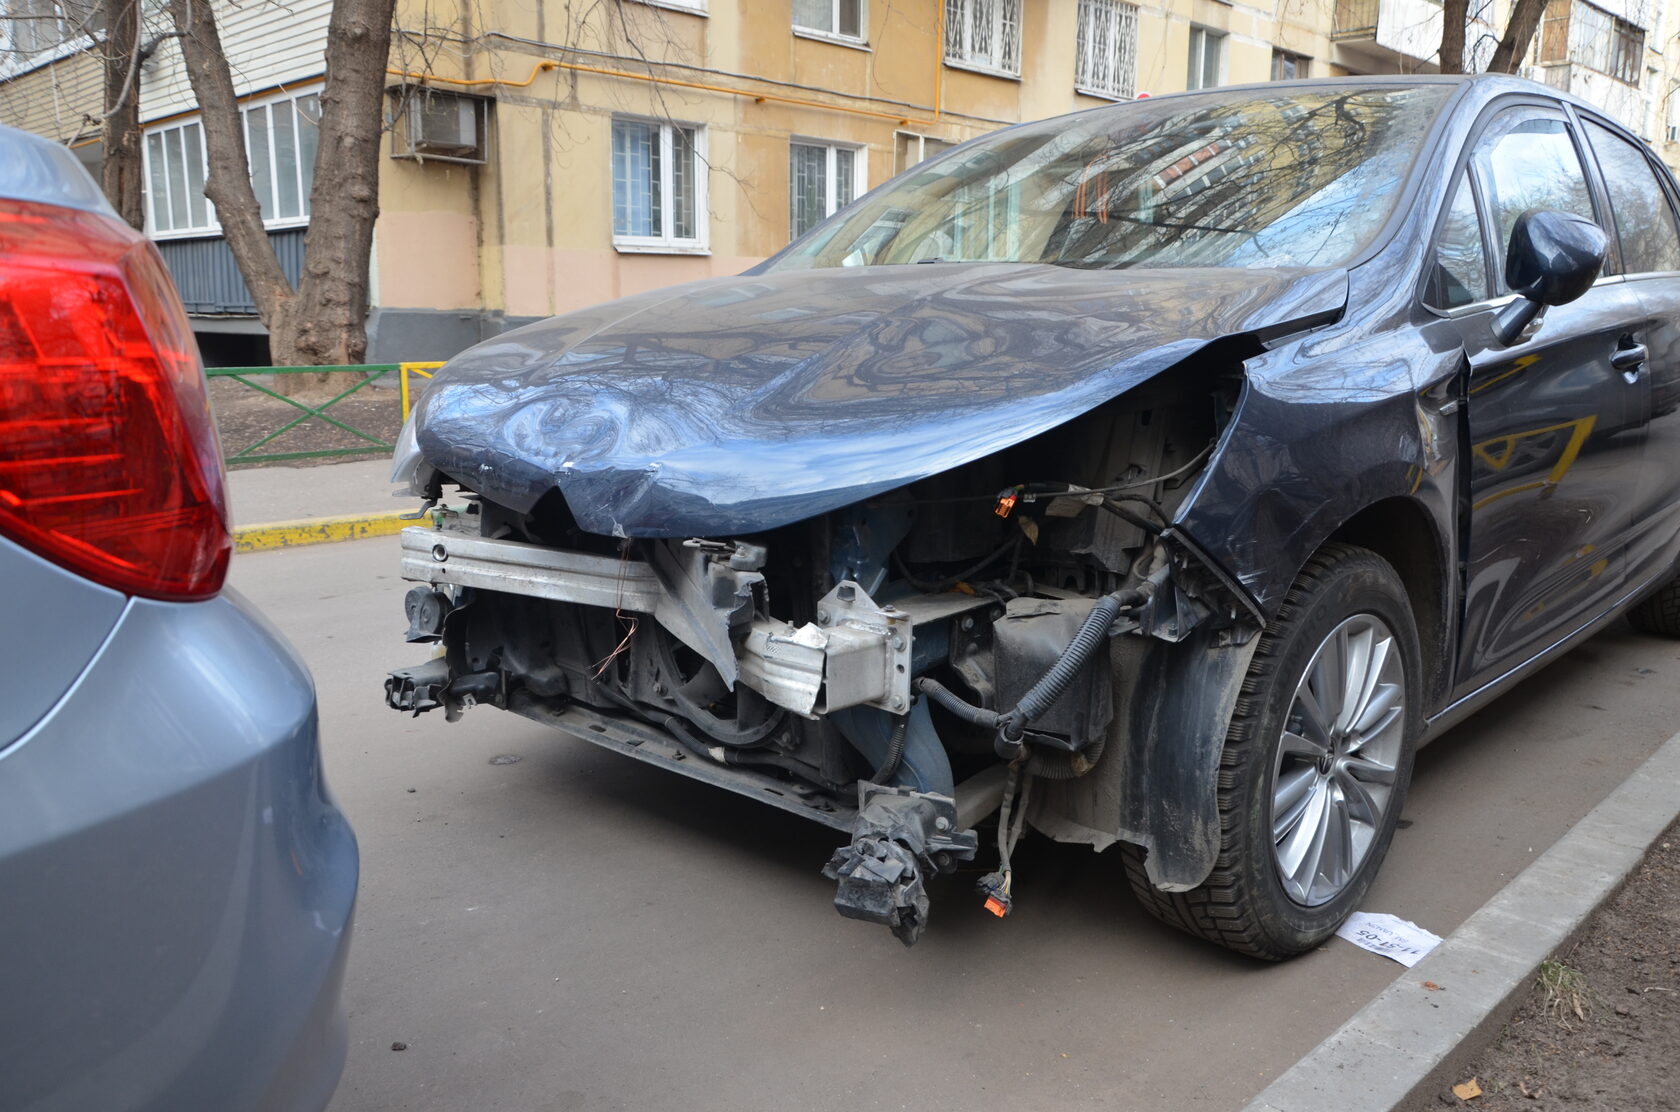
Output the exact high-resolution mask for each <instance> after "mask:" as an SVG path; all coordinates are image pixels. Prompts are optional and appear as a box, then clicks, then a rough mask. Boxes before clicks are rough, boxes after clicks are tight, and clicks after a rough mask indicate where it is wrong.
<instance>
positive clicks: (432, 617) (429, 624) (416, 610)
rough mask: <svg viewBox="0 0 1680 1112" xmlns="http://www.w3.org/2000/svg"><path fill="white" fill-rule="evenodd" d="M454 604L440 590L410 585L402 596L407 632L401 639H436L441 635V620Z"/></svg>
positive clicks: (413, 640)
mask: <svg viewBox="0 0 1680 1112" xmlns="http://www.w3.org/2000/svg"><path fill="white" fill-rule="evenodd" d="M454 605H455V604H454V603H453V602H452V601H450V598H449V596H448V595H446V594H444V593H443V592H442V591H434V590H432V589H431V588H429V587H410V588H409V590H408V594H407V595H406V596H404V597H403V612H404V613H406V614H407V615H408V632H407V633H405V634H404V635H403V640H405V641H410V642H426V641H436V640H437V639H438V638H439V637H441V636H443V620H444V619H445V618H447V617H448V616H449V610H450V607H452V606H454Z"/></svg>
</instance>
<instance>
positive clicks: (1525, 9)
mask: <svg viewBox="0 0 1680 1112" xmlns="http://www.w3.org/2000/svg"><path fill="white" fill-rule="evenodd" d="M1545 11H1546V0H1517V2H1516V4H1515V6H1513V7H1512V8H1511V21H1510V22H1509V23H1507V24H1506V25H1505V37H1504V38H1502V39H1500V40H1499V46H1498V48H1497V49H1496V50H1494V52H1493V61H1491V62H1489V63H1488V72H1489V73H1516V72H1517V67H1518V66H1520V65H1522V62H1523V58H1524V57H1525V56H1526V55H1527V54H1528V44H1529V43H1530V42H1532V41H1533V40H1534V32H1535V30H1536V29H1537V28H1538V27H1539V26H1540V17H1541V16H1542V15H1543V14H1545Z"/></svg>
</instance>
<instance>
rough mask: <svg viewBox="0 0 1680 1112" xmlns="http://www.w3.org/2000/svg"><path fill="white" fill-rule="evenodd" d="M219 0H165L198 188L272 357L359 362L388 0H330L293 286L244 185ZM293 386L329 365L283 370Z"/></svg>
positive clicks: (315, 379)
mask: <svg viewBox="0 0 1680 1112" xmlns="http://www.w3.org/2000/svg"><path fill="white" fill-rule="evenodd" d="M213 2H214V0H169V11H170V15H171V17H172V18H173V19H174V21H175V28H176V30H177V31H179V32H180V33H181V49H182V56H183V58H184V60H185V62H186V68H187V77H188V79H189V80H190V81H191V82H192V87H193V92H194V94H195V95H196V96H197V98H198V106H199V111H200V113H201V115H202V117H203V125H204V145H205V151H206V153H207V155H208V161H209V165H210V173H209V177H208V178H207V179H206V181H205V184H204V194H205V196H207V197H209V198H210V202H211V204H213V205H214V206H215V208H216V217H217V219H218V220H220V221H221V224H222V233H223V234H224V235H225V236H226V237H227V242H228V247H229V249H231V250H232V252H233V257H234V261H235V262H237V263H238V264H239V272H240V274H241V275H243V276H244V278H245V284H246V286H247V287H248V288H249V289H250V291H251V298H252V300H253V301H254V302H255V303H256V306H257V314H258V315H259V316H260V317H262V321H263V324H265V325H266V326H267V327H268V337H269V341H268V342H269V356H270V358H271V359H272V360H273V361H274V365H275V366H339V365H346V364H354V363H360V362H361V361H362V358H363V357H364V356H365V354H366V352H367V299H368V261H369V255H370V254H371V252H372V247H373V225H374V220H375V219H376V218H377V217H378V215H379V143H380V136H381V134H382V132H383V125H384V119H383V115H384V113H383V100H384V95H385V68H386V66H387V64H388V58H389V55H390V51H391V18H392V14H393V11H394V9H395V0H334V3H333V9H332V17H331V20H330V21H329V23H328V27H327V59H326V61H327V79H326V83H325V84H324V86H323V87H322V89H321V120H320V147H319V154H318V156H317V158H316V161H315V181H314V185H313V187H312V188H311V190H310V195H309V231H308V232H307V233H306V235H305V238H304V254H303V273H302V275H301V276H300V278H299V282H298V286H297V289H296V290H295V291H294V290H293V289H292V286H291V284H290V283H289V282H288V281H287V280H286V275H285V272H284V271H283V270H282V269H281V267H280V261H279V259H278V258H277V257H276V256H275V254H274V248H273V246H272V245H271V244H270V243H269V239H268V232H267V231H266V230H265V229H264V228H263V222H262V210H261V207H260V206H259V205H258V203H257V198H256V194H255V193H254V192H253V191H252V189H251V173H250V166H249V163H248V162H247V160H246V155H245V138H244V122H243V118H242V117H241V115H240V110H239V104H238V101H237V99H236V97H235V96H234V88H233V78H232V75H231V73H230V71H229V68H228V62H227V58H226V56H225V55H224V54H223V53H222V45H221V36H220V34H219V33H218V31H217V29H216V16H215V12H214V10H213ZM286 379H287V381H286V382H285V385H286V386H287V387H288V388H290V389H292V390H293V392H295V393H311V394H320V393H322V392H327V391H332V389H333V382H332V376H330V375H326V374H323V375H319V376H316V375H288V376H286Z"/></svg>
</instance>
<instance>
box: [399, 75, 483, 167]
mask: <svg viewBox="0 0 1680 1112" xmlns="http://www.w3.org/2000/svg"><path fill="white" fill-rule="evenodd" d="M405 92H406V93H407V97H406V103H405V104H404V105H403V108H402V114H403V119H404V129H403V136H404V138H405V139H406V140H407V145H408V149H407V150H406V151H402V152H393V155H394V156H395V157H398V158H414V159H439V160H443V161H448V162H483V161H484V131H485V123H486V120H487V111H486V104H485V101H484V99H483V98H482V97H472V96H463V95H461V94H459V93H445V92H439V91H437V90H435V89H427V88H420V87H416V86H409V87H408V88H407V89H406V90H405Z"/></svg>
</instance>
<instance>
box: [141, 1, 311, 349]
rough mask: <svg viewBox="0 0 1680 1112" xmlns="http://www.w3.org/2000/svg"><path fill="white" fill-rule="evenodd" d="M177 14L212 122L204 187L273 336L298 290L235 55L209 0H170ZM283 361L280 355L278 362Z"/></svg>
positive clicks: (202, 105) (207, 122)
mask: <svg viewBox="0 0 1680 1112" xmlns="http://www.w3.org/2000/svg"><path fill="white" fill-rule="evenodd" d="M169 15H170V17H171V18H172V19H173V20H174V21H175V30H176V31H177V32H179V33H180V39H179V40H178V41H179V42H180V44H181V58H182V61H183V62H184V63H185V64H186V69H187V79H188V80H189V81H191V82H192V89H193V94H194V95H195V96H196V97H197V98H198V107H199V114H200V117H201V123H202V124H203V127H204V150H205V155H206V162H207V163H208V164H209V168H210V170H209V174H208V175H207V176H206V177H205V179H204V195H205V196H206V197H208V198H210V203H211V204H212V205H214V206H215V208H216V219H217V220H219V221H220V222H221V225H222V235H223V236H224V237H226V239H227V243H228V247H229V249H231V250H232V251H233V258H234V261H235V262H236V263H238V264H239V273H240V274H241V275H242V276H243V277H244V279H245V286H246V288H247V289H249V290H250V291H251V300H252V301H254V302H255V303H256V306H257V315H258V316H259V317H261V318H262V322H263V324H265V325H267V326H268V331H269V335H270V336H271V337H273V336H276V335H278V334H280V333H281V332H282V331H283V330H284V329H285V328H286V318H287V316H288V315H289V313H290V309H291V303H292V299H293V297H294V295H293V293H292V284H291V283H290V282H288V281H287V280H286V272H285V271H284V270H282V269H281V267H280V259H279V258H278V257H277V256H276V255H275V254H274V247H273V246H272V245H271V244H270V243H269V242H268V230H267V229H265V228H264V227H263V220H262V206H260V205H259V204H258V203H257V194H256V192H255V191H254V190H253V189H252V188H251V164H250V162H249V161H248V160H247V159H246V157H245V134H244V132H245V123H244V118H243V117H242V116H241V114H240V111H239V99H238V97H237V96H235V95H234V91H233V75H232V73H231V72H230V71H229V69H228V63H227V57H226V56H225V55H224V54H223V53H222V37H221V33H220V32H219V31H218V30H217V29H216V14H215V12H214V10H213V8H212V5H211V4H210V3H209V2H208V0H169ZM270 343H271V344H272V340H271V341H270ZM281 362H282V361H280V360H278V359H277V360H276V364H277V365H279V364H280V363H281Z"/></svg>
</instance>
